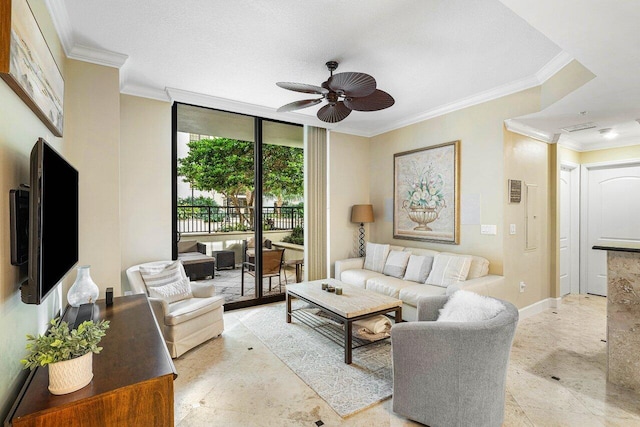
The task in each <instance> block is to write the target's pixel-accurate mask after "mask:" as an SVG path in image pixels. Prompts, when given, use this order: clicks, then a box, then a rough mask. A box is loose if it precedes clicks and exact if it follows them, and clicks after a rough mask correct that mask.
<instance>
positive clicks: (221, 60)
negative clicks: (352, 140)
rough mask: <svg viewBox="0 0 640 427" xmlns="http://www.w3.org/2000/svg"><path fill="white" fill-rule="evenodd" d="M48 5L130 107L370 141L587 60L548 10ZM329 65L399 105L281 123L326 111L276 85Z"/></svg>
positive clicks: (327, 3) (409, 1) (382, 1)
mask: <svg viewBox="0 0 640 427" xmlns="http://www.w3.org/2000/svg"><path fill="white" fill-rule="evenodd" d="M45 1H47V5H48V6H49V10H50V11H51V12H52V17H53V19H54V23H55V24H56V28H57V30H58V33H59V34H60V35H61V40H62V41H63V45H64V47H65V51H67V54H68V55H69V56H70V57H76V58H78V57H79V58H83V57H85V58H92V57H93V58H102V59H104V60H105V61H104V62H108V61H113V62H114V64H115V65H116V66H121V76H122V77H121V90H122V92H124V93H131V94H137V95H142V96H150V97H155V98H166V99H168V96H167V93H169V94H170V96H172V97H173V98H174V99H178V100H180V99H179V98H181V97H185V96H189V95H194V96H200V97H201V99H203V100H205V101H203V102H202V103H201V104H202V105H210V106H219V107H225V106H229V105H232V106H233V107H229V108H233V109H234V110H236V111H242V112H247V113H252V112H259V113H260V114H261V115H263V116H265V117H272V118H280V119H282V120H285V121H292V122H295V123H307V124H314V125H321V126H324V127H328V128H331V129H335V130H338V131H342V132H347V133H354V134H359V135H366V136H370V135H375V134H378V133H381V132H384V131H387V130H391V129H394V128H397V127H400V126H404V125H407V124H409V123H413V122H416V121H419V120H423V119H425V118H428V117H433V116H435V115H438V114H441V113H443V112H447V111H451V110H453V109H456V108H460V107H464V106H466V105H472V104H474V103H477V102H482V101H485V100H488V99H491V98H492V97H493V98H495V97H497V96H502V95H505V94H508V93H511V92H513V91H517V90H522V89H525V88H527V87H531V86H535V85H537V84H540V83H542V81H543V80H544V79H546V78H548V77H550V74H549V73H553V72H555V71H558V70H559V69H560V68H561V67H562V66H564V65H566V64H567V63H568V62H569V61H570V60H571V59H572V58H576V59H578V60H581V58H580V57H578V56H577V55H574V53H573V52H572V51H571V50H570V49H572V48H573V47H575V46H574V44H572V43H571V41H572V40H574V39H579V38H580V34H579V30H577V29H574V31H575V32H576V34H573V35H572V34H566V33H567V31H564V32H561V31H553V28H552V29H549V28H548V27H549V25H541V26H540V28H536V26H535V24H539V22H538V21H539V20H544V19H543V18H546V17H547V16H548V15H553V13H554V12H555V9H556V4H555V2H551V1H548V2H547V1H543V2H524V1H522V2H521V1H515V0H514V1H510V0H504V1H498V0H481V1H469V0H430V1H424V0H395V1H390V0H358V1H356V0H350V1H344V0H322V1H313V2H309V1H306V2H301V1H299V0H270V1H261V2H258V1H254V0H234V1H222V0H217V1H206V2H205V1H196V0H185V1H180V2H176V1H170V0H156V1H154V2H131V1H125V0H111V1H103V0H66V1H65V2H56V1H55V0H45ZM527 3H530V4H529V5H527ZM539 3H540V4H544V6H543V7H542V8H543V9H544V10H543V11H542V13H540V14H536V13H534V12H535V7H534V6H531V5H538V4H539ZM588 3H593V1H590V2H588ZM505 4H506V5H507V6H509V7H507V6H505ZM512 8H513V10H512ZM560 9H562V8H560ZM514 10H515V12H514ZM516 12H518V13H522V16H521V15H518V14H516ZM532 14H533V15H534V16H532ZM539 15H541V16H539ZM523 17H524V18H526V19H528V20H530V21H531V22H532V24H534V25H533V26H532V25H530V24H529V23H528V22H527V20H525V19H523ZM554 22H555V21H554ZM556 24H557V22H556ZM540 30H542V31H543V32H540ZM547 30H549V33H548V34H551V35H552V36H553V37H549V36H548V35H545V34H547V33H546V32H545V31H547ZM572 37H573V39H572ZM556 38H557V40H559V41H561V42H562V43H563V44H562V45H559V44H558V43H557V42H556V41H555V39H556ZM567 40H569V41H567ZM574 41H575V40H574ZM583 44H584V43H583ZM588 49H589V47H588V45H586V46H585V47H584V49H577V48H576V49H573V50H574V51H575V53H576V54H583V53H584V51H585V50H588ZM585 55H586V54H585ZM105 58H106V59H105ZM89 60H91V59H89ZM329 60H336V61H338V62H339V63H340V65H339V68H338V70H337V71H336V72H342V71H357V72H364V73H368V74H370V75H372V76H373V77H375V79H376V80H377V83H378V88H379V89H382V90H384V91H386V92H388V93H390V94H391V95H392V96H393V97H394V98H395V100H396V103H395V105H393V106H392V107H391V108H388V109H386V110H382V111H376V112H358V111H354V112H353V113H352V114H351V115H350V116H349V117H347V118H346V119H345V120H343V121H342V122H339V123H337V124H334V125H328V124H326V123H324V122H320V121H319V120H317V119H316V118H315V113H316V111H317V110H318V109H319V108H320V107H322V105H324V104H319V105H317V106H313V107H309V108H306V109H302V110H298V111H296V112H294V113H284V114H283V113H276V112H275V110H276V109H277V108H278V107H280V106H281V105H284V104H286V103H289V102H292V101H296V100H302V99H310V98H314V97H315V96H314V95H311V96H309V95H307V94H303V93H297V92H292V91H288V90H285V89H281V88H279V87H277V86H276V84H275V83H276V82H278V81H288V82H299V83H308V84H313V85H319V84H320V83H321V82H323V81H325V80H326V79H327V77H328V76H329V72H328V71H327V69H326V67H325V62H327V61H329ZM97 62H100V61H97ZM596 62H597V61H596ZM585 64H586V66H587V67H588V66H589V64H587V63H586V62H585ZM594 67H595V64H594ZM556 114H557V112H556ZM529 119H530V120H533V119H535V118H529ZM545 120H546V122H549V118H546V119H544V120H543V121H545ZM546 122H545V123H546ZM523 123H524V122H523ZM531 123H533V122H531ZM531 123H529V125H531ZM538 126H539V125H538ZM639 127H640V126H639ZM551 133H554V132H551Z"/></svg>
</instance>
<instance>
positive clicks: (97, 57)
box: [44, 0, 128, 68]
mask: <svg viewBox="0 0 640 427" xmlns="http://www.w3.org/2000/svg"><path fill="white" fill-rule="evenodd" d="M44 3H45V5H46V7H47V10H48V11H49V15H51V20H52V21H53V26H54V27H55V29H56V32H57V33H58V38H59V39H60V43H61V44H62V49H64V53H65V55H67V58H71V59H77V60H78V61H84V62H91V63H93V64H98V65H104V66H107V67H113V68H120V67H122V66H123V65H124V63H125V62H126V61H127V58H128V55H125V54H122V53H118V52H111V51H109V50H104V49H97V48H94V47H89V46H84V45H81V44H78V43H77V42H76V40H75V35H74V33H73V28H72V27H71V20H70V19H69V13H68V12H67V8H66V6H65V3H64V1H59V0H44Z"/></svg>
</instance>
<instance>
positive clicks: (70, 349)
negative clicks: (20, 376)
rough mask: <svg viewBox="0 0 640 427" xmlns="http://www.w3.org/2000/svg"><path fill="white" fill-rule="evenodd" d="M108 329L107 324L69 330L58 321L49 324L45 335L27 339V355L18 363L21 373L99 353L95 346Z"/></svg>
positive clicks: (82, 324)
mask: <svg viewBox="0 0 640 427" xmlns="http://www.w3.org/2000/svg"><path fill="white" fill-rule="evenodd" d="M107 329H109V321H108V320H101V321H99V322H93V321H91V320H87V321H86V322H82V323H81V324H80V326H78V328H77V329H70V328H69V324H68V323H67V322H64V321H62V320H61V319H60V318H59V317H57V318H55V319H53V320H51V327H50V328H49V331H48V332H47V334H46V335H38V336H37V337H35V336H33V335H27V346H26V348H27V350H28V351H29V354H28V355H27V357H26V358H25V359H22V360H21V361H20V363H22V364H23V365H24V369H34V368H36V367H38V366H45V365H48V364H49V363H55V362H62V361H63V360H69V359H74V358H76V357H80V356H84V355H85V354H87V353H89V352H93V353H96V354H98V353H100V351H102V347H98V343H99V342H100V340H101V339H102V337H103V336H105V334H106V330H107Z"/></svg>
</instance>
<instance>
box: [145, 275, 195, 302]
mask: <svg viewBox="0 0 640 427" xmlns="http://www.w3.org/2000/svg"><path fill="white" fill-rule="evenodd" d="M147 291H148V293H149V296H150V297H151V298H160V299H162V300H165V301H166V302H167V304H171V303H172V302H177V301H182V300H183V299H187V298H193V293H192V292H191V284H190V282H189V278H185V279H182V280H178V281H177V282H173V283H168V284H166V285H161V286H147Z"/></svg>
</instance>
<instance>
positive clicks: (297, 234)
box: [282, 227, 304, 246]
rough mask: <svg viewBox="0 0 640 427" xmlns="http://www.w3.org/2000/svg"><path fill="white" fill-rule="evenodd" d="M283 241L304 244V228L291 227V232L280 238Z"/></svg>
mask: <svg viewBox="0 0 640 427" xmlns="http://www.w3.org/2000/svg"><path fill="white" fill-rule="evenodd" d="M282 241H283V242H287V243H293V244H294V245H303V246H304V228H302V227H293V230H292V231H291V234H290V235H288V236H286V237H285V238H284V239H282Z"/></svg>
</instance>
